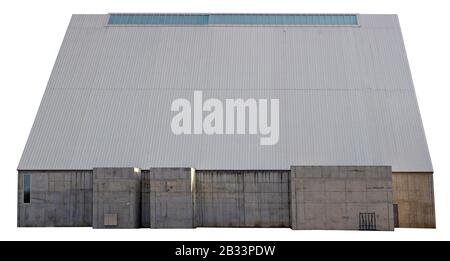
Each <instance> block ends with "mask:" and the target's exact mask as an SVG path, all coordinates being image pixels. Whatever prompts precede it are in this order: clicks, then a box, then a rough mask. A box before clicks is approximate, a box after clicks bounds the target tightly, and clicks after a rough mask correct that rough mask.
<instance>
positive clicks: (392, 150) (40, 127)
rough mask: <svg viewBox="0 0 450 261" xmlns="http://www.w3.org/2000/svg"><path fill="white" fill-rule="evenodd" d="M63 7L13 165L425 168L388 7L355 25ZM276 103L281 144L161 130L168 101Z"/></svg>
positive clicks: (410, 92) (170, 114)
mask: <svg viewBox="0 0 450 261" xmlns="http://www.w3.org/2000/svg"><path fill="white" fill-rule="evenodd" d="M107 21H108V15H74V16H73V17H72V20H71V23H70V26H69V29H68V31H67V33H66V36H65V39H64V42H63V45H62V47H61V50H60V53H59V55H58V59H57V61H56V64H55V66H54V69H53V72H52V75H51V77H50V80H49V83H48V86H47V89H46V92H45V95H44V97H43V100H42V102H41V106H40V108H39V111H38V114H37V116H36V119H35V123H34V125H33V128H32V130H31V133H30V136H29V139H28V142H27V145H26V147H25V150H24V153H23V155H22V159H21V161H20V163H19V167H18V168H19V169H21V170H26V169H91V168H93V167H100V166H109V167H141V168H149V167H195V168H197V169H289V167H290V166H291V165H392V168H393V171H432V165H431V160H430V157H429V152H428V148H427V144H426V139H425V135H424V131H423V127H422V122H421V118H420V113H419V109H418V105H417V101H416V97H415V93H414V88H413V83H412V79H411V75H410V71H409V67H408V62H407V57H406V53H405V50H404V46H403V40H402V36H401V32H400V28H399V24H398V21H397V18H396V16H395V15H358V22H359V26H358V27H326V26H324V27H320V26H317V27H301V26H298V27H296V26H286V27H283V26H277V27H270V26H217V27H215V26H204V27H202V26H192V27H190V26H139V27H111V26H107ZM194 90H202V91H203V96H204V99H207V98H212V97H214V98H218V99H225V98H244V99H245V98H255V99H258V98H261V99H272V98H278V99H279V100H280V138H279V142H278V144H277V145H274V146H261V145H260V140H259V138H260V136H259V135H211V136H208V135H181V136H176V135H174V134H173V133H172V131H171V128H170V122H171V120H172V117H173V115H174V113H173V112H171V110H170V106H171V103H172V101H173V100H174V99H176V98H186V99H189V100H192V99H193V91H194Z"/></svg>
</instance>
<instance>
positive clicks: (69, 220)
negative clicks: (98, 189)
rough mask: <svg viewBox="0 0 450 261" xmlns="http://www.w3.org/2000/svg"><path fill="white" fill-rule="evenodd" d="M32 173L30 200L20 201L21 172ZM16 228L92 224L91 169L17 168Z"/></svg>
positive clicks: (83, 225)
mask: <svg viewBox="0 0 450 261" xmlns="http://www.w3.org/2000/svg"><path fill="white" fill-rule="evenodd" d="M25 174H29V175H30V176H31V202H30V203H26V204H25V203H23V202H24V201H23V175H25ZM17 198H18V215H17V225H18V226H19V227H24V226H26V227H30V226H33V227H34V226H35V227H56V226H75V227H85V226H91V225H92V171H19V183H18V197H17Z"/></svg>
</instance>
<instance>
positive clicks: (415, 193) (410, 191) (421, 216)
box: [392, 172, 436, 228]
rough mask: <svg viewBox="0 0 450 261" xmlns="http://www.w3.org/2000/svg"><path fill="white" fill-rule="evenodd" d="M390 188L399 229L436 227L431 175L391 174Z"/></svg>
mask: <svg viewBox="0 0 450 261" xmlns="http://www.w3.org/2000/svg"><path fill="white" fill-rule="evenodd" d="M392 187H393V190H394V204H397V205H398V221H399V227H410V228H435V227H436V218H435V213H434V212H435V209H434V190H433V174H432V173H405V172H404V173H393V174H392Z"/></svg>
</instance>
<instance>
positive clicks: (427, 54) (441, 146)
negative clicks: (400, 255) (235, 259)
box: [0, 0, 450, 240]
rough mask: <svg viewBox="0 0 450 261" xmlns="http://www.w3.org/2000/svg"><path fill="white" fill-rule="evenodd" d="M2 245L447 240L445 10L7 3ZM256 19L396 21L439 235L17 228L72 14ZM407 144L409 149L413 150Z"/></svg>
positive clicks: (449, 39)
mask: <svg viewBox="0 0 450 261" xmlns="http://www.w3.org/2000/svg"><path fill="white" fill-rule="evenodd" d="M0 10H1V14H0V29H1V30H0V106H1V109H0V116H1V117H0V132H1V133H0V139H1V140H0V141H1V142H0V153H1V154H0V239H3V240H47V239H48V240H442V239H446V240H449V239H450V204H449V202H450V186H449V185H450V157H449V154H450V152H449V148H450V144H449V136H450V129H449V121H450V120H449V118H450V117H449V115H448V114H449V112H450V108H449V107H450V99H449V98H450V97H449V93H450V82H449V76H450V70H449V68H450V64H449V61H450V55H449V54H450V52H449V49H450V22H449V19H450V3H449V1H448V0H441V1H438V0H421V1H415V0H405V1H403V0H398V1H396V0H354V1H350V0H339V1H337V0H328V1H326V0H309V1H302V0H272V1H269V0H235V1H230V0H209V1H202V0H192V1H189V0H173V1H172V0H165V1H163V0H160V1H150V0H146V1H143V0H65V1H61V0H59V1H58V0H54V1H51V0H39V1H33V0H28V1H24V0H22V1H21V0H15V1H5V0H2V1H1V3H0ZM109 12H141V13H142V12H221V13H227V12H229V13H239V12H250V13H251V12H258V13H269V12H272V13H278V12H279V13H362V14H363V13H373V14H378V13H388V14H398V15H399V19H400V24H401V27H402V32H403V37H404V41H405V45H406V50H407V54H408V58H409V63H410V67H411V71H412V75H413V80H414V84H415V90H416V94H417V98H418V102H419V107H420V110H421V115H422V119H423V123H424V127H425V133H426V136H427V140H428V144H429V149H430V153H431V159H432V162H433V167H434V173H435V174H434V175H435V176H434V182H435V200H436V219H437V229H396V231H395V232H358V231H353V232H352V231H293V230H290V229H254V228H252V229H230V228H227V229H221V228H197V229H188V230H178V229H172V230H155V229H153V230H150V229H135V230H123V229H121V230H93V229H92V228H17V221H16V220H17V171H16V168H17V165H18V163H19V159H20V157H21V155H22V151H23V148H24V146H25V142H26V140H27V138H28V134H29V132H30V129H31V126H32V124H33V120H34V117H35V115H36V112H37V110H38V107H39V104H40V101H41V98H42V95H43V93H44V90H45V86H46V84H47V81H48V79H49V76H50V73H51V70H52V68H53V64H54V62H55V60H56V56H57V54H58V50H59V48H60V46H61V43H62V40H63V37H64V33H65V31H66V29H67V26H68V24H69V20H70V16H71V14H84V13H87V14H89V13H95V14H105V13H109ZM411 142H414V141H411Z"/></svg>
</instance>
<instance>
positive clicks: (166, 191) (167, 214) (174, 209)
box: [142, 168, 195, 228]
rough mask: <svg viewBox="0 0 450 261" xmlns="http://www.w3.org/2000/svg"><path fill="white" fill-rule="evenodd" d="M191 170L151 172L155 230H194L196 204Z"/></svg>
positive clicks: (151, 208)
mask: <svg viewBox="0 0 450 261" xmlns="http://www.w3.org/2000/svg"><path fill="white" fill-rule="evenodd" d="M194 175H195V172H194V171H193V169H191V168H151V169H150V171H149V173H148V178H146V179H148V180H149V183H150V193H149V194H150V205H149V206H150V209H143V210H142V211H149V212H150V227H151V228H193V227H195V225H194V200H193V189H194V187H193V185H194V184H193V180H194V178H195V177H194Z"/></svg>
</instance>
